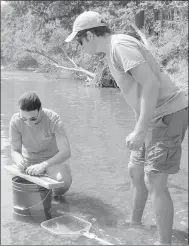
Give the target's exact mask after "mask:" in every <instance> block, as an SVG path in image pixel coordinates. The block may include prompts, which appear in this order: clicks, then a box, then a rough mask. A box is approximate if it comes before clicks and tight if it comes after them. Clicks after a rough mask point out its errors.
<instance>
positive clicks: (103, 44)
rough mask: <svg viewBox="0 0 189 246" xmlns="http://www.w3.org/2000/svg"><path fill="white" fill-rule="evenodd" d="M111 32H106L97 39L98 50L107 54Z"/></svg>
mask: <svg viewBox="0 0 189 246" xmlns="http://www.w3.org/2000/svg"><path fill="white" fill-rule="evenodd" d="M111 37H112V35H111V34H108V35H106V36H103V37H99V40H98V52H103V53H105V54H106V55H108V54H109V50H110V45H111Z"/></svg>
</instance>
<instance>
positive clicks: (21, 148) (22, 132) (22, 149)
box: [9, 92, 72, 197]
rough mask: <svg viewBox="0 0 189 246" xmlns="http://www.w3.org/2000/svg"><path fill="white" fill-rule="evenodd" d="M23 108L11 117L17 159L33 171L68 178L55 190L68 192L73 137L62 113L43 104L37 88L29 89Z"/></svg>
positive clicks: (23, 168)
mask: <svg viewBox="0 0 189 246" xmlns="http://www.w3.org/2000/svg"><path fill="white" fill-rule="evenodd" d="M18 105H19V108H20V110H19V112H18V113H16V114H14V115H13V116H12V118H11V120H10V127H9V137H10V143H11V156H12V160H13V162H14V163H15V164H16V165H17V167H18V168H19V169H20V170H21V171H25V172H26V173H27V174H29V175H34V176H35V175H36V176H38V175H42V174H44V173H46V174H47V175H48V176H49V177H51V178H53V179H55V180H57V181H64V186H63V187H60V188H56V189H54V191H53V194H54V196H56V197H57V196H61V195H64V194H65V193H66V192H67V191H68V190H69V188H70V186H71V183H72V175H71V170H70V167H69V165H68V163H67V162H66V161H67V160H68V159H69V158H70V157H71V150H70V144H69V140H68V138H67V135H66V131H65V128H64V125H63V122H62V121H61V119H60V116H59V115H58V114H57V113H55V112H54V111H52V110H50V109H46V108H42V105H41V101H40V99H39V97H38V96H37V95H36V93H34V92H26V93H25V94H23V95H22V96H21V97H20V99H19V101H18Z"/></svg>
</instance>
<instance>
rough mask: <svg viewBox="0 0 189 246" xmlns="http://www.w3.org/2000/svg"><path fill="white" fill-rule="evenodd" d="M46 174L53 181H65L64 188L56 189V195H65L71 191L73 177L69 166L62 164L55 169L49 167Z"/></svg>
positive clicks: (54, 167)
mask: <svg viewBox="0 0 189 246" xmlns="http://www.w3.org/2000/svg"><path fill="white" fill-rule="evenodd" d="M46 173H47V175H48V176H49V177H51V178H52V179H55V180H57V181H64V186H63V187H60V188H56V189H54V193H55V195H58V196H60V195H64V194H65V193H66V192H67V191H68V190H69V189H70V186H71V183H72V175H71V170H70V167H69V165H68V164H66V163H62V164H58V165H55V166H53V167H49V168H47V171H46Z"/></svg>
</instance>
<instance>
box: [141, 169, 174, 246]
mask: <svg viewBox="0 0 189 246" xmlns="http://www.w3.org/2000/svg"><path fill="white" fill-rule="evenodd" d="M167 178H168V174H165V173H151V174H148V175H147V174H145V183H146V186H147V187H148V190H149V192H150V194H151V198H152V206H153V210H154V212H155V218H156V224H157V228H158V232H159V242H157V243H156V244H159V245H161V244H162V245H165V244H171V238H172V227H173V216H174V209H173V202H172V199H171V196H170V193H169V191H168V188H167Z"/></svg>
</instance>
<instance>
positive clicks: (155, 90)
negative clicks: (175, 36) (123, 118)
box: [65, 11, 188, 245]
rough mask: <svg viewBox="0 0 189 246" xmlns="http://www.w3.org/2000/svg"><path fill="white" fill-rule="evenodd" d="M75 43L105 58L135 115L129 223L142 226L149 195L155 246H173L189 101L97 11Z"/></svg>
mask: <svg viewBox="0 0 189 246" xmlns="http://www.w3.org/2000/svg"><path fill="white" fill-rule="evenodd" d="M72 40H75V41H76V42H78V43H79V44H80V45H81V46H82V47H83V48H84V50H85V51H87V52H88V53H91V54H95V53H98V52H103V53H105V54H106V57H107V60H108V65H109V68H110V72H111V74H112V75H113V77H114V79H115V81H116V82H117V84H118V86H119V87H120V89H121V91H122V93H123V96H124V98H125V99H126V101H127V103H128V104H129V105H130V107H131V108H132V109H133V111H134V113H135V116H136V125H135V127H134V130H133V132H132V133H130V134H129V135H128V136H127V137H126V146H127V148H128V149H129V150H131V155H130V161H129V164H128V171H129V175H130V177H131V181H132V186H133V209H132V214H131V220H130V223H131V224H141V219H142V214H143V210H144V207H145V204H146V201H147V197H148V192H149V193H150V195H151V198H152V206H153V210H154V212H155V218H156V224H157V228H158V232H159V241H158V242H156V243H155V244H159V245H164V244H171V238H172V226H173V215H174V211H173V202H172V199H171V196H170V194H169V191H168V187H167V179H168V175H169V174H175V173H178V171H179V166H180V158H181V143H182V141H183V138H184V135H185V131H186V129H187V123H188V121H187V115H188V101H187V98H186V96H185V94H184V92H183V91H181V90H180V89H179V88H178V87H177V86H176V85H175V84H173V83H172V82H171V81H170V79H169V77H168V76H167V75H166V74H164V73H163V72H161V71H160V69H159V67H158V64H157V62H156V60H155V58H154V57H153V55H152V54H151V53H150V52H149V51H148V50H147V49H146V48H145V46H144V45H143V44H142V43H141V42H140V41H138V40H137V39H135V38H133V37H131V36H129V35H124V34H111V30H110V28H109V27H108V25H107V24H106V22H105V20H104V19H103V17H102V16H101V15H100V14H99V13H97V12H93V11H86V12H84V13H82V14H80V15H79V16H78V17H77V18H76V20H75V22H74V24H73V31H72V33H71V34H70V35H69V36H68V37H67V39H66V40H65V41H66V42H70V41H72Z"/></svg>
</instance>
